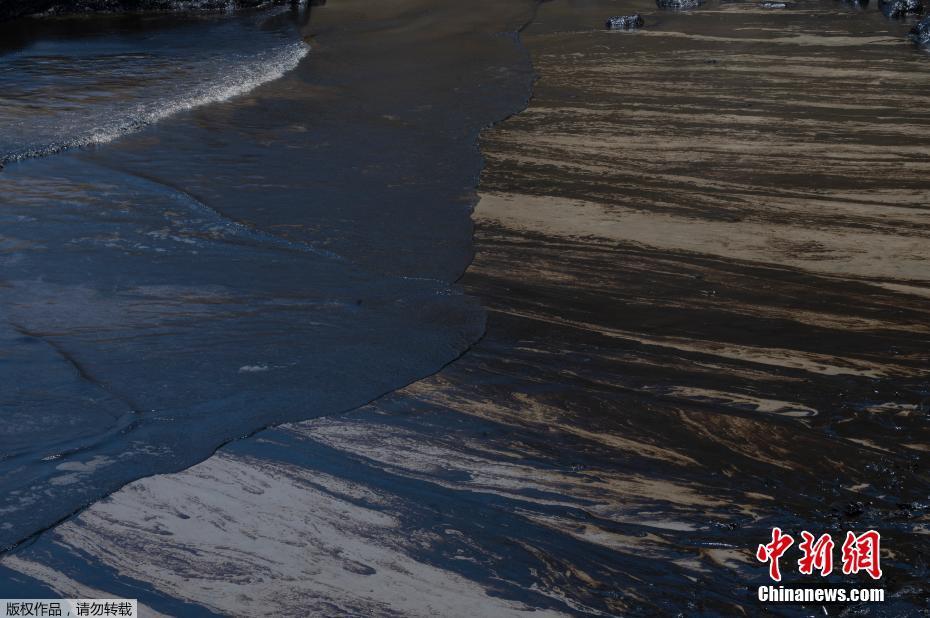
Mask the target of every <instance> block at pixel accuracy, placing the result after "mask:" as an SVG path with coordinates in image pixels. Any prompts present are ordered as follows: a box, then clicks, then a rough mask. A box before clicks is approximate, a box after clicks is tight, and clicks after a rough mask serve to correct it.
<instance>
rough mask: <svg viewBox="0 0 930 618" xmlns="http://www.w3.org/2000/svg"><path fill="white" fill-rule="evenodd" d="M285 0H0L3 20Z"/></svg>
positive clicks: (250, 5)
mask: <svg viewBox="0 0 930 618" xmlns="http://www.w3.org/2000/svg"><path fill="white" fill-rule="evenodd" d="M283 1H284V0H0V21H5V20H10V19H16V18H17V17H28V16H32V15H72V14H81V13H123V12H126V13H130V12H132V13H136V12H183V11H225V10H232V9H242V8H254V7H258V6H263V5H271V4H280V3H282V2H283Z"/></svg>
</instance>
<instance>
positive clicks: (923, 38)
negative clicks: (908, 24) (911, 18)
mask: <svg viewBox="0 0 930 618" xmlns="http://www.w3.org/2000/svg"><path fill="white" fill-rule="evenodd" d="M908 36H909V37H910V38H911V40H912V41H914V43H916V44H917V45H919V46H920V47H928V48H930V17H924V19H923V21H921V22H920V23H919V24H917V25H916V26H914V27H913V28H911V31H910V33H909V34H908Z"/></svg>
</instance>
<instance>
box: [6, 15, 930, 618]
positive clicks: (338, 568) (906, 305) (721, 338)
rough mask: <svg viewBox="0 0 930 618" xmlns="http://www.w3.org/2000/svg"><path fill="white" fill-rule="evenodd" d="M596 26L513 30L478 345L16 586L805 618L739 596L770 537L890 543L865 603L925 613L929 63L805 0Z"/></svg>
mask: <svg viewBox="0 0 930 618" xmlns="http://www.w3.org/2000/svg"><path fill="white" fill-rule="evenodd" d="M566 5H568V6H566ZM612 5H613V3H610V2H594V3H585V4H584V5H583V6H582V5H581V3H565V2H553V3H548V4H546V5H545V8H544V9H543V10H542V12H541V14H540V19H539V20H538V22H537V23H536V24H535V25H534V26H533V27H531V28H529V29H528V30H527V31H526V32H525V33H524V35H523V40H524V42H525V44H527V45H528V46H529V48H530V49H531V50H532V52H533V54H534V59H535V66H536V71H537V73H538V74H539V80H538V81H537V83H536V88H535V91H534V96H533V99H532V102H531V105H530V107H529V109H528V110H526V112H524V113H523V114H519V115H516V116H514V117H512V118H511V119H510V120H509V121H507V122H505V123H502V124H499V125H498V126H496V127H495V128H494V129H492V130H489V131H487V132H485V133H484V135H483V136H482V142H481V145H482V151H483V153H484V154H485V157H486V159H487V165H486V167H485V171H484V174H483V178H482V184H481V191H482V197H483V199H482V201H481V202H480V203H479V206H478V208H477V209H476V211H475V217H476V219H477V226H476V257H475V260H474V262H473V263H472V266H471V267H470V268H469V270H468V271H467V272H466V274H465V277H464V278H463V279H462V281H461V283H462V285H463V286H465V288H466V290H468V292H469V293H470V294H474V295H476V296H478V297H479V298H481V299H482V301H483V303H485V304H486V305H487V306H488V309H489V323H488V329H487V332H486V335H485V337H484V338H483V339H482V340H481V341H480V342H479V343H478V344H476V345H475V346H473V347H472V349H471V350H470V352H469V353H468V354H467V355H465V356H463V357H462V358H461V359H460V360H459V361H458V362H456V363H453V364H451V365H449V366H448V367H447V368H446V369H444V370H443V371H441V372H440V373H438V374H436V375H434V376H432V377H431V378H428V379H425V380H422V381H420V382H417V383H414V384H412V385H410V386H409V387H407V388H406V389H403V390H402V391H399V392H396V393H393V394H390V395H387V396H385V397H383V398H381V399H379V400H377V401H375V402H373V403H372V404H371V405H369V406H365V407H364V408H362V409H360V410H356V411H353V412H350V413H348V414H345V415H341V416H340V417H330V418H326V419H319V420H313V421H308V422H303V423H295V424H291V425H286V426H281V427H277V428H273V429H269V430H266V431H264V432H262V433H260V434H258V435H256V436H254V437H252V438H250V439H248V440H243V441H237V442H235V443H232V444H230V445H228V446H227V447H225V448H224V449H222V450H221V451H219V452H218V453H217V455H216V456H214V457H213V458H211V459H209V460H207V461H205V462H203V463H202V464H200V465H198V466H195V467H193V468H191V469H189V470H186V471H184V472H182V473H179V474H173V475H164V476H159V477H152V478H149V479H146V480H144V481H140V482H138V483H133V484H131V485H129V486H127V487H126V488H124V489H123V490H121V491H119V492H117V493H115V494H113V495H112V496H110V497H109V498H108V499H107V500H105V501H102V502H100V503H97V504H95V505H94V506H93V507H91V508H90V509H88V510H86V511H85V512H84V513H82V514H81V515H79V516H78V517H76V518H74V519H73V520H72V521H69V522H67V523H65V524H64V525H62V526H60V527H58V528H57V529H55V530H53V531H50V532H49V533H48V534H46V535H43V536H42V537H41V538H39V539H37V540H36V542H35V543H33V544H32V545H31V546H30V547H26V548H23V549H22V550H21V551H19V552H15V553H14V554H13V555H12V556H9V557H8V558H7V560H6V561H5V562H4V563H3V564H2V565H0V566H3V567H6V568H10V569H14V570H15V572H16V573H18V574H19V575H17V576H18V577H26V576H31V577H34V578H38V579H36V580H33V581H34V582H38V581H39V580H41V581H42V582H44V584H36V585H51V586H53V587H54V590H55V591H56V592H58V593H67V594H74V595H75V596H77V595H78V593H80V592H83V591H86V590H87V588H88V587H96V589H99V590H104V591H106V592H109V593H112V594H114V595H119V594H124V595H130V594H131V595H133V596H138V597H139V598H140V599H141V600H143V602H146V603H149V604H150V605H151V606H152V607H154V608H156V609H158V608H160V607H161V608H165V610H166V611H168V608H169V607H170V604H171V603H176V602H179V601H182V602H187V603H200V604H202V605H206V606H208V607H209V608H211V611H214V612H217V613H221V614H227V615H228V614H248V613H249V610H251V609H253V608H265V609H266V610H267V608H269V607H272V608H274V610H275V611H276V612H277V613H281V614H289V613H293V612H294V610H296V609H302V610H305V613H310V614H316V615H333V614H350V615H363V614H364V615H370V614H374V615H378V616H394V615H397V614H402V615H427V614H430V613H432V614H435V613H437V612H438V613H440V614H442V615H447V616H474V615H520V614H524V615H533V616H540V615H548V614H551V613H561V614H569V615H634V616H637V615H643V616H651V615H694V614H700V615H756V614H758V613H760V612H762V611H763V610H765V611H769V612H771V613H772V614H774V615H785V616H800V615H809V614H810V613H811V612H815V611H816V612H818V613H820V612H821V611H823V610H822V609H821V608H820V607H812V608H805V607H801V606H780V607H779V606H771V607H761V606H760V605H759V604H757V603H756V602H755V601H754V599H753V587H754V586H755V585H757V584H762V583H767V582H768V580H767V579H766V577H765V568H764V566H762V565H761V564H759V563H757V562H755V560H754V558H753V555H752V554H753V552H754V549H755V547H756V545H757V544H758V543H761V542H765V541H766V540H767V539H766V536H767V534H768V532H769V531H770V530H771V527H772V526H775V525H777V526H780V527H782V528H785V529H790V530H792V531H794V532H795V534H796V531H797V530H801V529H809V530H812V531H818V532H819V531H830V532H832V533H833V534H834V538H837V535H841V534H842V533H843V531H845V530H847V529H856V530H861V529H864V528H867V527H876V528H877V529H879V530H881V531H882V533H883V535H884V536H883V541H884V545H883V546H884V547H885V549H886V554H885V555H884V556H883V560H884V567H885V569H886V579H885V580H884V581H883V582H882V585H884V586H885V587H886V588H887V589H888V591H889V597H890V598H889V600H888V601H887V602H886V603H885V604H884V605H882V606H880V607H878V608H877V609H873V610H872V612H871V615H879V616H904V615H913V613H915V612H917V611H919V609H920V608H922V606H923V605H924V604H925V597H924V594H925V592H924V586H925V583H924V582H925V577H926V573H925V569H926V566H925V564H924V562H923V560H924V556H925V555H926V549H927V541H926V532H925V531H926V528H925V526H926V523H925V522H926V518H927V508H928V507H927V504H926V502H925V499H926V495H927V492H928V490H930V485H928V483H930V482H928V479H927V477H926V473H925V472H924V470H925V466H926V455H925V454H926V453H927V452H930V436H928V431H927V424H926V423H927V413H928V412H930V405H928V403H930V402H928V400H930V382H928V373H930V371H928V370H930V359H928V358H927V350H928V338H930V331H928V329H927V323H928V320H927V318H928V315H930V306H928V302H927V299H928V298H930V291H928V290H930V281H927V279H926V277H921V276H920V274H921V272H926V269H925V267H926V264H927V263H928V262H930V256H928V255H927V253H926V247H927V243H926V240H927V239H926V225H925V223H926V217H927V214H928V213H927V207H926V201H925V200H924V199H923V198H924V197H925V196H926V184H925V181H924V180H923V179H925V178H926V173H927V172H928V171H930V170H928V168H927V166H928V163H927V161H928V158H927V154H928V152H930V142H928V140H927V139H926V138H925V137H922V136H921V133H920V131H918V130H917V129H916V126H902V123H903V124H904V125H910V123H913V125H917V124H918V123H921V122H923V123H926V122H927V120H930V119H928V118H926V115H927V114H926V112H925V111H921V110H920V109H917V108H916V106H915V105H913V102H914V101H916V100H920V97H921V95H922V94H924V93H926V91H927V88H928V87H930V76H928V75H927V73H926V68H925V64H919V63H920V62H923V61H924V59H923V58H916V57H912V58H904V57H902V54H904V53H907V52H906V50H904V49H903V47H902V46H900V45H898V46H896V47H895V46H892V44H889V45H886V46H879V47H878V49H877V50H876V47H875V46H874V41H875V39H880V40H881V37H882V36H884V35H882V34H881V31H880V28H882V27H884V25H883V24H882V23H881V22H877V21H875V22H871V21H869V20H868V19H867V18H861V19H860V18H859V17H855V18H853V17H852V16H851V14H848V13H836V12H835V11H832V7H831V10H827V9H825V8H823V6H822V5H813V4H811V5H805V6H804V9H803V12H800V13H797V14H780V15H778V16H772V15H771V14H770V13H763V12H762V11H757V12H755V11H753V10H750V9H748V8H747V7H746V6H745V5H744V6H734V5H730V6H727V5H720V6H717V5H716V4H714V3H711V7H710V8H713V9H715V10H714V11H708V12H707V13H706V14H700V13H698V14H692V15H689V16H687V17H683V16H666V17H664V19H665V21H664V23H663V25H662V26H661V28H658V27H657V28H655V31H653V32H644V33H640V34H636V35H625V34H624V35H616V34H614V33H604V32H602V31H601V30H600V17H601V16H602V14H603V13H604V12H605V11H606V10H607V9H608V8H609V7H611V6H612ZM632 8H634V9H638V10H640V11H641V12H642V13H643V14H644V15H647V16H648V15H649V14H650V10H651V9H650V8H649V7H647V6H646V5H645V4H644V3H641V5H634V6H633V7H632ZM811 14H814V15H817V16H818V17H820V18H822V21H820V20H811V19H810V15H811ZM721 15H724V16H725V17H726V18H727V19H726V20H721ZM852 19H856V20H857V21H852V22H851V23H852V25H853V26H854V27H855V28H854V31H853V33H852V34H851V35H850V36H848V37H843V38H842V39H837V38H833V37H830V36H825V35H824V34H823V32H822V31H823V30H824V29H825V28H823V24H824V23H825V22H826V23H833V20H838V21H839V22H840V24H842V25H844V26H849V23H848V22H847V21H846V20H852ZM772 20H778V21H777V22H776V25H777V26H778V28H773V25H772ZM683 22H686V23H687V27H685V26H684V25H683ZM591 24H595V26H591ZM840 24H833V25H834V26H835V27H833V28H830V29H829V30H830V31H831V32H836V31H837V30H838V29H839V25H840ZM785 31H788V32H794V33H796V35H795V36H792V37H784V36H780V33H781V32H785ZM695 32H698V33H700V35H695V34H694V33H695ZM702 35H703V36H702ZM708 35H709V36H708ZM885 40H889V41H890V40H891V39H888V38H887V37H885ZM824 57H826V58H827V64H823V63H822V62H821V59H822V58H824ZM708 60H714V62H707V61H708ZM887 66H895V67H897V70H894V71H887V72H886V73H885V75H886V77H887V79H889V80H892V82H893V83H894V84H896V85H899V86H900V88H899V89H894V90H892V91H889V88H888V87H887V84H869V85H866V86H863V87H862V88H861V89H860V92H859V94H860V97H859V99H857V101H856V102H855V104H850V103H849V83H848V81H847V80H846V77H845V76H848V75H855V76H860V75H862V74H863V73H867V72H868V71H869V69H875V70H878V69H879V68H881V67H887ZM921 67H923V68H921ZM922 71H923V72H922ZM668 83H672V84H675V85H676V86H679V88H678V89H669V88H667V87H666V86H667V84H668ZM631 84H632V85H634V86H635V87H631V86H630V85H631ZM682 91H684V94H683V93H682ZM825 102H827V103H830V105H827V106H825V105H824V103H825ZM896 109H906V110H908V112H907V114H904V113H895V111H894V110H896ZM685 112H686V113H685ZM811 119H815V120H816V121H817V122H815V123H812V122H809V121H810V120H811ZM901 135H909V136H911V138H912V140H913V141H911V142H909V148H908V149H906V150H905V151H903V152H902V151H899V148H900V136H901ZM662 144H667V145H668V146H667V147H664V148H663V147H660V146H661V145H662ZM902 162H904V163H905V164H906V165H903V166H902V165H900V163H902ZM798 170H800V172H798ZM805 234H810V235H811V236H812V237H810V238H807V237H805V238H804V242H800V241H798V239H797V236H798V235H802V236H803V235H805ZM792 241H793V242H792ZM863 254H864V255H865V256H866V258H869V259H864V258H862V256H863ZM922 267H923V270H922ZM902 436H907V437H908V439H907V440H904V439H902ZM143 520H144V523H142V522H143ZM88 548H89V549H88ZM794 558H795V557H792V560H791V561H786V562H785V563H783V566H784V568H785V569H786V571H787V570H788V569H790V568H793V565H792V564H791V562H793V560H794ZM796 575H797V574H796V572H792V573H791V577H790V582H793V581H796V580H797V577H796ZM801 581H803V580H801ZM828 581H836V582H837V583H848V580H846V579H844V578H840V577H836V578H835V579H834V580H828ZM855 581H856V583H860V584H868V582H869V580H866V579H863V580H855ZM790 582H789V583H790ZM220 584H222V586H221V585H220ZM234 595H239V596H238V597H236V596H234ZM532 609H536V610H539V611H538V612H534V613H530V610H532ZM856 609H858V608H853V610H854V611H855V610H856ZM831 610H832V608H831Z"/></svg>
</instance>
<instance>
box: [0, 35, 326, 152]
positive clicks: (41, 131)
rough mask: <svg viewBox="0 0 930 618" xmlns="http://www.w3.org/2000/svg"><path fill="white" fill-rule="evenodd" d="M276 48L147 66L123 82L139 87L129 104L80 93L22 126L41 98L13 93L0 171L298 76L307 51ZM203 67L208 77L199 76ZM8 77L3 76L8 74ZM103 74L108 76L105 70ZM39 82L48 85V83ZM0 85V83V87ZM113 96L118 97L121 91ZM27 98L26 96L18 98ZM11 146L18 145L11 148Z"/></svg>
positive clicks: (298, 44) (94, 85) (0, 123)
mask: <svg viewBox="0 0 930 618" xmlns="http://www.w3.org/2000/svg"><path fill="white" fill-rule="evenodd" d="M276 43H277V45H273V46H272V47H271V48H270V49H265V50H253V51H250V52H248V57H245V54H233V55H232V56H233V57H232V58H225V59H224V58H221V57H220V54H217V53H213V54H210V55H208V56H205V57H204V58H202V59H199V60H198V61H197V63H194V64H195V66H186V67H182V68H181V69H175V68H173V67H171V66H170V58H164V57H161V58H159V59H158V60H159V62H158V66H156V67H154V70H153V67H152V66H150V64H151V63H149V64H148V65H147V64H146V63H145V62H144V61H142V63H141V66H139V67H138V69H137V71H138V75H136V76H132V77H129V78H128V79H130V80H132V79H134V80H135V84H144V85H142V86H140V87H139V88H137V89H136V90H135V91H131V92H130V96H128V97H126V98H127V99H128V100H123V99H119V98H118V96H117V97H110V98H111V99H112V98H116V99H118V100H116V101H110V100H107V99H106V97H99V95H96V94H94V95H92V96H87V95H85V94H84V92H80V93H79V94H78V95H75V94H74V93H68V96H67V98H65V97H62V98H63V100H65V103H63V104H61V105H60V106H59V109H55V106H54V104H53V105H51V106H49V109H46V110H43V113H37V114H35V115H34V117H30V114H29V113H28V112H27V113H26V114H25V118H24V117H23V113H22V112H23V110H28V109H34V108H35V107H36V106H35V102H34V101H33V100H30V99H32V98H33V97H32V96H29V95H34V94H41V91H38V92H36V91H26V92H25V93H23V92H20V93H16V94H17V95H19V96H12V97H11V96H9V95H7V96H3V95H0V102H3V103H6V102H8V101H13V103H14V104H18V105H20V106H21V109H20V110H16V109H15V105H14V106H13V107H14V109H12V110H10V111H12V112H13V113H14V114H15V113H17V111H18V112H19V114H20V115H19V117H18V118H16V120H15V121H13V119H8V118H3V117H0V130H5V131H2V132H6V133H7V135H8V137H7V140H10V142H8V143H3V142H5V141H7V140H4V139H2V138H0V164H7V163H10V162H15V161H21V160H24V159H30V158H36V157H43V156H48V155H52V154H56V153H59V152H62V151H65V150H71V149H76V148H83V147H87V146H91V145H96V144H103V143H106V142H110V141H113V140H115V139H117V138H119V137H121V136H123V135H126V134H128V133H134V132H137V131H140V130H142V129H144V128H145V127H148V126H150V125H152V124H155V123H157V122H159V121H161V120H163V119H165V118H167V117H169V116H172V115H174V114H177V113H179V112H184V111H187V110H192V109H194V108H197V107H202V106H204V105H208V104H211V103H218V102H221V101H226V100H229V99H232V98H234V97H237V96H241V95H244V94H246V93H248V92H250V91H252V90H254V89H255V88H257V87H259V86H261V85H263V84H266V83H268V82H271V81H274V80H276V79H279V78H281V77H283V76H284V75H285V74H286V73H288V72H289V71H291V70H293V69H294V68H296V67H297V65H298V64H299V63H300V61H301V60H303V58H304V57H306V56H307V54H308V53H309V51H310V50H309V47H308V46H307V45H306V44H305V43H303V42H302V41H291V42H287V43H284V44H281V42H280V41H276ZM144 56H145V54H136V55H135V58H138V57H144ZM121 58H122V59H125V60H126V63H128V64H129V65H131V64H132V63H133V62H137V60H135V58H127V55H123V56H121ZM30 60H33V59H31V58H30ZM54 61H59V62H60V60H59V59H58V58H54V59H53V62H49V63H48V64H54ZM189 64H190V63H189ZM88 65H89V66H88ZM208 67H209V69H210V70H201V69H207V68H208ZM81 68H82V70H83V71H90V72H92V71H94V67H93V64H92V63H86V62H85V64H84V66H82V67H81ZM0 69H2V67H0ZM68 69H71V67H68ZM120 71H121V75H120V76H118V78H117V79H116V80H112V77H111V78H110V79H111V80H112V81H119V78H122V77H126V76H127V75H128V74H129V71H132V68H131V66H130V67H126V66H121V67H120ZM9 72H10V71H9V69H8V71H7V74H9ZM69 72H70V73H73V72H74V71H73V70H72V71H65V70H62V71H61V73H63V74H64V78H63V79H64V80H67V79H68V78H69V75H68V73H69ZM100 72H101V73H104V74H105V73H106V68H104V70H102V71H100ZM177 73H180V74H181V77H182V78H181V79H180V80H178V81H174V80H173V79H172V78H174V77H175V76H176V75H175V74H177ZM42 77H44V78H46V79H49V78H48V76H42ZM57 77H58V76H57V75H52V76H51V80H52V81H53V82H54V79H56V78H57ZM0 78H2V72H0ZM99 81H102V80H100V79H99V78H98V79H97V80H96V81H95V82H91V83H88V84H81V85H79V86H77V87H76V89H78V90H80V89H81V88H84V90H85V91H87V92H94V91H95V90H99V83H98V82H99ZM135 84H133V85H135ZM153 84H155V85H154V86H153ZM2 85H3V84H2V79H0V86H2ZM120 87H121V88H122V89H123V90H126V89H130V90H131V88H132V86H129V87H127V86H125V85H124V84H120ZM116 92H117V93H120V94H121V91H120V89H119V88H117V89H116ZM24 94H25V95H26V96H23V95H24ZM94 97H96V98H98V99H99V98H103V99H104V104H102V105H94V104H93V103H94V102H96V101H92V102H91V103H90V104H87V103H86V100H87V99H94ZM35 98H36V99H37V98H38V97H35ZM75 99H78V100H77V101H76V100H75ZM8 109H9V108H8ZM4 121H8V122H4ZM4 125H7V126H4ZM6 129H11V130H6ZM11 133H12V135H11ZM17 133H18V134H17ZM43 138H44V139H43ZM16 141H18V142H19V143H18V144H16V143H15V142H16ZM24 143H25V145H24Z"/></svg>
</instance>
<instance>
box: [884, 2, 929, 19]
mask: <svg viewBox="0 0 930 618" xmlns="http://www.w3.org/2000/svg"><path fill="white" fill-rule="evenodd" d="M878 8H879V9H881V11H882V13H884V14H885V17H892V18H899V17H905V16H906V15H920V14H921V13H923V12H924V3H923V0H878Z"/></svg>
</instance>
